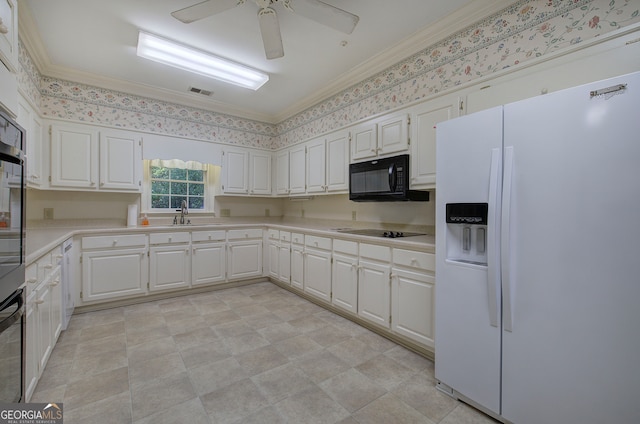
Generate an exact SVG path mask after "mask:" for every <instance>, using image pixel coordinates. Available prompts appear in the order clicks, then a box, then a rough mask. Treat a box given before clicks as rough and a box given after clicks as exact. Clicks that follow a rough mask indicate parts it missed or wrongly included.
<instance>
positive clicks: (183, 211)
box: [180, 200, 189, 225]
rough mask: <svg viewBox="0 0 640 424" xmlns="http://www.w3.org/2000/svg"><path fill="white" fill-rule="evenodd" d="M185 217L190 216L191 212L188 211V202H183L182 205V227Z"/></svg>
mask: <svg viewBox="0 0 640 424" xmlns="http://www.w3.org/2000/svg"><path fill="white" fill-rule="evenodd" d="M185 215H189V210H188V209H187V201H186V200H183V201H182V203H181V204H180V225H184V216H185Z"/></svg>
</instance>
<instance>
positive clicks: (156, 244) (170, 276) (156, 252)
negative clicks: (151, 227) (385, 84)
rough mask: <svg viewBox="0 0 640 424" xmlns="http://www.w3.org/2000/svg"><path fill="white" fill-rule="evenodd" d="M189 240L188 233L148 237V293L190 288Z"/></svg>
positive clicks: (159, 234) (160, 234)
mask: <svg viewBox="0 0 640 424" xmlns="http://www.w3.org/2000/svg"><path fill="white" fill-rule="evenodd" d="M190 240H191V236H190V234H189V233H188V232H175V233H153V234H150V235H149V257H150V259H149V291H160V290H171V289H178V288H184V287H189V286H190V278H189V277H190V268H191V263H190V262H191V259H190V255H189V253H190V252H189V251H190V249H191V246H190Z"/></svg>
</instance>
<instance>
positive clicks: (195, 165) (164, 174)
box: [145, 159, 215, 212]
mask: <svg viewBox="0 0 640 424" xmlns="http://www.w3.org/2000/svg"><path fill="white" fill-rule="evenodd" d="M145 165H146V166H145V171H146V172H145V174H146V178H145V180H146V181H145V183H146V184H145V188H146V190H145V191H146V194H145V200H146V202H145V203H147V205H148V207H147V208H145V209H147V210H149V211H151V212H174V211H175V210H176V209H180V206H181V204H182V201H183V200H186V201H187V207H188V208H189V210H190V211H203V212H205V211H207V210H208V205H209V204H212V203H213V202H212V199H209V197H212V195H209V193H210V190H209V187H210V186H211V185H212V184H210V179H211V176H212V175H213V174H215V172H212V171H213V169H212V168H213V166H212V165H208V164H203V163H200V162H195V161H188V162H184V161H181V160H177V159H172V160H161V159H154V160H147V161H145Z"/></svg>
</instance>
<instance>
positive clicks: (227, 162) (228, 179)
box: [222, 150, 249, 194]
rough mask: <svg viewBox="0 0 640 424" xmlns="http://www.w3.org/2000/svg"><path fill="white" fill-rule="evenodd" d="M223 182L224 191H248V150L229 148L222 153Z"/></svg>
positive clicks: (246, 192)
mask: <svg viewBox="0 0 640 424" xmlns="http://www.w3.org/2000/svg"><path fill="white" fill-rule="evenodd" d="M222 154H223V157H224V160H223V164H222V166H223V169H222V174H223V176H224V178H223V184H222V191H223V192H225V193H238V194H248V193H249V152H247V151H239V150H238V151H236V150H229V151H225V152H223V153H222Z"/></svg>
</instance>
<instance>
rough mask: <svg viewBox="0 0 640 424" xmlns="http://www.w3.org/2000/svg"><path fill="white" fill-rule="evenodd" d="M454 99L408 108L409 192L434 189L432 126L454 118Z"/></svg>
mask: <svg viewBox="0 0 640 424" xmlns="http://www.w3.org/2000/svg"><path fill="white" fill-rule="evenodd" d="M458 112H459V110H458V97H450V98H446V99H443V100H442V101H437V102H427V103H423V104H420V105H417V106H415V107H413V108H411V166H410V173H411V180H410V186H411V188H412V189H426V188H435V186H436V124H437V123H438V122H443V121H447V120H449V119H452V118H455V117H456V116H458Z"/></svg>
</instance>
